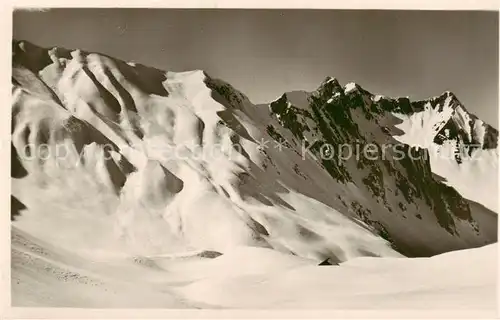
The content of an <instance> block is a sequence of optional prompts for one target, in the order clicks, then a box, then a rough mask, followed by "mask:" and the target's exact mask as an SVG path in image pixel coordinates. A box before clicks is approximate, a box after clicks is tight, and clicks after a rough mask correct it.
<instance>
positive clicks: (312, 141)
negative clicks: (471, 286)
mask: <svg viewBox="0 0 500 320" xmlns="http://www.w3.org/2000/svg"><path fill="white" fill-rule="evenodd" d="M12 45H13V50H12V55H13V56H12V144H11V176H12V195H11V208H12V210H11V220H12V270H13V271H12V283H13V289H12V290H13V298H14V300H13V301H14V303H17V304H18V305H51V306H52V305H58V306H68V305H69V306H96V305H97V306H100V303H102V301H98V300H99V299H95V298H89V297H90V296H92V297H94V296H97V297H99V296H100V295H102V297H106V299H108V301H112V302H110V303H112V304H113V305H116V306H122V305H124V304H125V305H127V304H128V303H130V297H135V295H134V293H133V290H131V289H126V288H124V287H120V285H124V284H123V283H122V282H123V281H125V280H124V279H125V278H127V277H128V276H127V275H131V274H137V275H138V276H137V277H138V279H139V278H140V279H141V280H140V281H141V287H140V288H143V287H142V285H143V284H144V283H148V284H149V283H157V284H158V281H157V280H158V279H160V278H161V279H162V280H161V281H163V282H165V281H167V280H165V279H170V278H169V276H168V274H169V272H170V273H172V272H173V274H175V272H177V271H179V270H180V269H183V270H184V269H185V270H191V271H192V272H191V273H190V272H187V271H186V273H182V274H181V275H179V277H178V278H176V279H174V277H173V276H172V279H171V280H168V281H167V282H168V283H169V285H170V286H173V287H174V288H176V289H175V290H174V289H172V290H174V291H172V292H174V293H172V292H170V291H169V293H168V295H169V297H170V295H172V296H174V297H176V298H169V299H172V301H173V302H171V305H174V306H177V307H178V306H179V305H185V304H186V305H189V306H193V305H195V306H198V307H205V306H207V305H208V306H214V305H216V306H227V305H231V306H244V307H252V306H256V305H260V306H262V305H263V304H262V303H260V304H259V303H255V304H251V303H249V304H245V303H243V304H242V302H238V303H236V304H234V303H233V304H231V303H229V302H227V301H228V300H225V299H227V297H226V298H224V299H222V298H221V299H222V300H220V301H216V300H217V298H215V296H212V297H210V296H211V293H210V292H212V291H207V292H206V295H203V294H202V293H200V292H205V291H203V290H208V289H207V288H215V287H222V288H225V286H229V287H231V286H233V285H234V284H228V283H226V282H224V283H223V284H221V283H219V282H213V281H215V280H213V279H219V280H220V277H221V276H222V275H221V274H219V273H217V276H214V277H215V278H213V279H212V278H210V279H212V280H206V279H208V278H207V277H210V276H209V275H211V274H212V273H210V272H212V271H210V270H212V269H211V268H213V269H214V270H215V269H216V270H219V272H220V270H222V269H224V267H222V266H227V265H226V264H224V263H229V264H234V263H236V262H238V265H237V266H232V265H231V266H232V267H231V268H233V267H234V268H235V269H236V270H239V271H240V272H243V273H244V274H246V273H245V272H246V271H241V270H247V269H248V270H251V271H248V272H250V274H252V275H255V274H258V275H261V274H263V273H265V274H267V275H268V274H269V272H271V271H269V270H274V271H273V272H276V270H281V269H280V268H284V269H287V268H290V266H294V268H298V266H299V265H301V266H302V265H305V266H307V268H312V267H314V268H317V267H316V266H317V265H318V264H322V265H333V266H331V267H327V268H334V267H335V265H338V266H337V267H338V268H341V269H332V270H334V271H332V272H334V273H335V272H340V273H342V272H345V273H346V274H349V272H351V271H349V270H350V269H345V268H348V267H349V266H351V267H352V265H351V264H353V265H356V263H358V262H359V261H361V262H362V261H365V260H363V259H368V260H366V261H372V260H373V261H375V262H373V263H374V266H377V265H379V263H382V266H381V268H380V270H384V269H385V267H384V266H383V263H384V261H387V263H389V261H392V262H391V263H393V264H395V266H396V267H395V268H397V263H396V262H395V261H399V259H403V258H404V260H405V261H406V260H408V261H413V260H412V259H411V258H416V257H425V258H426V259H430V260H429V261H430V262H429V263H430V264H432V261H445V260H443V259H444V257H445V256H446V257H452V256H450V254H452V253H447V252H449V251H454V250H461V251H463V252H468V251H474V250H482V251H480V252H487V251H486V249H484V248H481V249H472V248H477V247H482V246H485V245H490V244H492V243H495V242H496V240H497V212H498V181H497V172H498V131H497V130H496V129H495V128H493V127H492V126H490V125H488V124H487V123H486V122H484V121H482V120H480V119H478V118H477V117H476V116H474V115H473V114H472V113H470V112H469V111H467V109H466V108H465V106H464V105H463V104H462V103H461V102H460V100H459V99H458V98H457V97H456V96H455V95H454V94H453V93H452V92H444V93H443V94H441V95H439V96H436V97H433V98H430V99H426V100H420V101H411V100H410V99H409V98H408V97H400V98H390V97H386V96H383V95H376V94H372V93H370V92H369V91H367V90H365V89H364V88H362V87H361V86H360V85H358V84H355V83H348V84H346V85H344V86H342V85H341V84H340V83H339V81H338V80H337V79H335V78H332V77H327V78H326V79H325V80H324V81H323V82H322V83H321V84H319V86H318V87H317V89H316V90H314V91H312V92H306V91H292V92H286V93H283V94H282V95H281V96H279V98H277V99H276V100H275V101H271V102H269V103H267V104H253V103H252V102H251V101H250V99H249V98H248V97H247V96H245V95H244V94H243V93H242V92H240V91H238V90H237V89H236V88H234V87H233V86H231V85H230V84H229V83H227V82H225V81H223V80H220V79H216V78H213V77H211V76H210V75H208V74H207V73H206V72H204V71H202V70H195V71H188V72H169V71H162V70H158V69H155V68H151V67H147V66H145V65H142V64H138V63H131V62H124V61H121V60H119V59H115V58H113V57H109V56H107V55H104V54H99V53H91V52H86V51H82V50H69V49H64V48H60V47H53V48H42V47H38V46H36V45H34V44H32V43H29V42H27V41H17V40H14V41H13V43H12ZM492 246H495V245H492ZM492 246H488V247H490V248H492ZM241 248H245V249H241ZM462 249H469V250H462ZM255 250H257V251H255ZM259 250H260V251H259ZM474 252H479V251H474ZM488 252H489V253H488V255H486V256H484V257H483V256H481V257H480V258H478V259H479V260H481V259H485V261H488V262H487V263H485V264H488V263H494V260H488V259H493V258H491V257H492V255H491V252H492V251H491V249H489V251H488ZM442 254H444V255H442ZM470 254H471V255H474V254H476V253H470ZM435 255H439V256H437V257H432V258H428V257H431V256H435ZM405 257H406V258H405ZM441 257H442V258H441ZM453 257H455V258H456V257H458V256H453ZM461 257H462V258H463V259H467V255H466V254H465V253H464V254H463V255H462V256H461ZM455 258H453V259H455ZM370 259H371V260H370ZM377 259H379V260H377ZM433 259H438V260H433ZM439 259H441V260H439ZM251 260H252V261H251ZM417 260H418V259H416V260H415V261H417ZM256 261H257V262H256ZM357 261H358V262H357ZM379 261H380V262H379ZM457 261H458V260H457ZM460 261H462V260H460ZM481 261H482V260H481ZM361 262H360V263H361ZM218 263H219V264H220V265H219V267H218ZM453 263H454V264H455V263H456V261H454V262H453ZM430 264H429V265H430ZM242 265H243V266H242ZM467 265H468V264H467ZM362 266H363V268H366V267H367V265H365V264H362ZM115 267H116V268H115ZM181 267H182V268H181ZM141 268H142V269H141ZM269 268H270V269H269ZM342 268H344V269H342ZM387 268H388V269H386V271H387V270H389V269H390V270H393V269H391V268H392V267H389V266H388V267H387ZM139 269H140V270H142V271H140V270H139ZM143 269H144V270H143ZM410 269H411V268H410ZM410 269H408V270H410ZM418 269H421V268H420V267H419V268H418ZM431 269H432V268H431ZM111 270H114V271H111ZM202 270H208V271H206V272H208V274H209V275H207V274H204V273H203V272H205V271H202ZM255 270H259V271H258V272H257V271H255ZM263 270H265V272H264V271H263ZM287 270H288V269H287ZM308 270H309V269H308ZM321 270H323V269H321ZM338 270H340V271H338ZM342 270H343V271H342ZM346 270H347V271H346ZM377 270H378V269H377ZM488 270H489V269H488ZM165 271H166V274H165V273H164V272H165ZM114 272H116V275H113V273H114ZM120 272H121V276H123V279H121V278H120V279H121V280H119V281H118V280H117V279H118V278H117V277H119V276H118V275H119V274H120ZM162 272H163V273H162ZM179 272H180V271H179ZM183 272H184V271H183ZM214 272H215V271H214ZM328 272H329V271H328ZM374 272H375V271H374ZM377 272H379V271H377ZM381 272H382V271H381ZM436 272H437V273H436V274H439V275H441V273H440V272H442V271H439V272H438V271H436ZM471 272H472V271H471ZM307 273H309V271H307ZM334 273H332V276H333V275H334ZM479 273H480V272H479ZM377 274H378V273H377ZM139 275H140V276H139ZM161 275H163V276H161ZM238 275H240V274H239V273H238ZM488 275H489V276H491V275H492V273H491V272H490V273H488ZM159 277H160V278H159ZM163 277H166V278H163ZM438 277H439V276H438ZM474 277H475V276H474ZM474 277H472V276H471V279H476V278H474ZM103 279H107V280H103ZM110 279H112V280H110ZM155 279H157V280H155ZM179 279H182V280H179ZM200 279H201V280H200ZM273 279H275V278H273ZM198 280H199V281H198ZM205 280H206V281H208V282H209V284H203V283H204V282H203V281H205ZM219 280H217V281H219ZM476 280H477V279H476ZM476 280H474V281H476ZM134 281H138V280H134ZM161 281H160V282H161ZM200 281H201V282H200ZM210 281H212V282H210ZM221 281H222V280H221ZM225 281H226V280H225ZM227 281H229V280H227ZM245 281H246V280H245ZM276 281H277V280H276ZM311 281H313V280H311ZM422 281H423V280H422ZM488 281H490V278H488ZM488 281H486V282H485V286H486V287H487V289H485V290H489V291H487V292H490V291H491V288H490V287H489V285H490V282H488ZM174 282H175V284H172V283H174ZM285 282H286V281H285ZM375 282H377V281H375ZM68 283H77V284H74V285H68ZM118 283H120V285H118ZM183 283H184V284H186V283H187V284H188V285H187V286H184V287H183V286H182V285H181V284H183ZM239 284H240V285H241V283H239ZM280 285H281V284H280ZM280 285H277V286H280ZM301 285H304V284H297V287H299V288H300V286H301ZM491 285H493V284H491ZM75 286H77V288H82V287H85V289H81V291H78V290H80V289H75V288H76V287H75ZM179 286H180V287H179ZM374 286H375V285H374ZM153 287H154V286H153ZM153 287H151V286H148V287H147V289H144V290H145V291H143V293H142V294H144V297H148V298H144V301H145V300H148V299H149V300H148V301H149V302H147V303H146V302H144V301H143V300H140V301H143V302H144V303H145V304H147V305H149V304H151V305H155V306H158V305H162V306H166V307H168V306H171V305H170V302H167V301H171V300H169V299H166V300H162V299H164V298H165V297H164V296H163V294H164V292H163V291H161V290H159V291H160V292H161V293H158V289H157V288H156V287H154V290H153V289H151V288H153ZM54 288H59V289H58V290H56V291H54V290H55V289H54ZM119 288H122V289H119ZM203 288H204V289H203ZM235 288H237V287H235ZM377 288H379V289H380V285H379V287H377ZM104 289H105V291H106V292H104ZM195 289H196V290H195ZM65 290H77V291H78V293H77V294H75V296H74V297H72V298H69V297H64V294H61V293H62V292H69V291H65ZM96 290H97V291H96ZM127 290H129V291H127ZM141 290H142V289H141ZM176 290H178V291H176ZM228 290H229V289H228ZM235 290H237V289H235ZM249 290H250V289H249ZM139 291H140V290H139ZM139 291H138V292H139ZM396 291H397V290H396ZM112 292H114V294H112ZM141 292H142V291H141ZM152 292H153V293H152ZM136 294H137V293H136ZM165 294H167V293H165ZM335 294H337V293H335ZM464 294H465V295H467V294H469V293H464ZM470 294H472V293H470ZM200 295H203V297H201V296H200ZM52 296H55V297H56V298H50V297H52ZM111 296H112V297H111ZM122 296H123V297H122ZM125 296H126V298H124V297H125ZM179 297H182V298H179ZM207 297H210V299H215V300H213V301H212V300H210V299H209V298H207ZM242 299H243V300H241V301H248V300H245V299H244V298H242ZM132 300H134V299H132ZM208 300H210V301H208ZM138 301H139V300H137V301H136V302H134V304H136V303H138V304H139V305H142V304H140V303H139V302H138ZM161 301H164V302H161ZM186 301H187V302H186ZM193 301H196V303H195V302H193ZM251 301H254V300H251ZM325 301H326V300H325ZM340 301H343V300H340ZM346 301H347V300H346ZM488 301H489V300H488ZM162 303H164V304H162ZM304 303H305V302H304ZM450 303H451V302H450ZM478 303H479V302H478ZM299 305H300V303H299ZM313 305H314V303H313ZM282 306H283V305H282ZM285 306H286V304H285Z"/></svg>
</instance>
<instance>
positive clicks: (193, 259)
mask: <svg viewBox="0 0 500 320" xmlns="http://www.w3.org/2000/svg"><path fill="white" fill-rule="evenodd" d="M34 241H36V240H35V239H33V238H31V237H29V236H28V235H26V234H24V233H23V232H21V231H19V230H16V229H14V230H13V262H12V263H13V275H12V282H13V284H14V286H13V290H14V292H13V297H14V300H13V304H14V305H15V306H24V307H28V306H44V307H92V308H113V307H114V308H142V307H144V308H242V309H253V308H263V309H269V308H272V309H280V308H281V309H284V308H290V309H294V308H325V309H329V308H331V309H370V310H371V309H417V310H418V309H425V310H429V309H433V310H446V309H453V310H462V309H464V310H465V309H467V310H482V311H491V312H494V311H495V310H496V299H495V297H496V290H497V289H496V282H497V244H493V245H488V246H485V247H481V248H476V249H469V250H461V251H454V252H449V253H445V254H441V255H437V256H434V257H431V258H412V259H408V258H376V257H362V258H355V259H352V260H349V261H347V262H344V263H341V264H340V265H327V266H318V265H317V263H316V262H315V261H311V260H308V259H304V258H300V257H297V256H291V255H288V254H283V253H280V252H277V251H274V250H270V249H267V248H257V247H237V248H233V249H231V250H229V251H228V252H226V253H224V254H223V255H221V256H218V257H215V258H211V257H204V256H209V255H208V254H206V255H203V254H200V253H192V254H191V255H187V254H186V255H185V256H166V255H164V256H152V257H149V258H141V259H132V258H130V259H128V258H113V259H108V260H105V261H104V260H101V261H98V262H89V261H88V260H87V259H82V258H81V257H78V256H76V255H74V254H73V253H70V252H63V251H60V250H55V249H54V248H50V247H43V245H44V244H42V243H41V242H38V243H35V242H34ZM16 291H21V292H23V293H24V294H22V295H21V294H16ZM27 293H28V294H27Z"/></svg>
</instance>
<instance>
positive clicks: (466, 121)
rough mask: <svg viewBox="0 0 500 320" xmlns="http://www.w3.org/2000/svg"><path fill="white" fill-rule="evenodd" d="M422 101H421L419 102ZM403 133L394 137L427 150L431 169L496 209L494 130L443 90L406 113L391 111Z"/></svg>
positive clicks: (495, 139)
mask: <svg viewBox="0 0 500 320" xmlns="http://www.w3.org/2000/svg"><path fill="white" fill-rule="evenodd" d="M421 103H424V102H421ZM394 115H395V116H396V117H398V118H399V119H401V123H399V124H397V125H396V127H397V128H398V129H400V130H402V131H403V132H404V133H403V134H399V135H397V136H394V137H395V138H396V139H397V140H398V141H400V142H403V143H406V144H409V145H412V146H418V147H422V148H426V149H428V150H429V157H430V162H431V168H432V171H433V172H434V173H436V174H438V175H439V176H441V177H443V178H444V179H445V180H446V181H445V183H446V184H448V185H450V186H452V187H453V188H455V189H456V190H457V191H458V192H459V193H460V194H461V195H462V196H463V197H465V198H467V199H470V200H473V201H476V202H479V203H481V204H482V205H484V206H486V207H487V208H488V209H490V210H493V211H495V212H498V196H496V195H498V191H499V188H498V179H497V177H496V175H495V174H494V173H495V172H497V171H498V143H497V140H498V131H497V130H496V129H494V128H492V127H491V126H489V125H488V124H486V123H484V122H483V121H482V120H480V119H478V118H477V117H475V116H474V115H471V114H470V113H468V112H467V110H466V109H465V108H464V106H463V105H461V104H460V102H459V101H458V100H457V99H456V97H455V96H454V95H453V94H451V93H449V92H447V93H445V94H444V95H443V96H441V97H439V98H437V99H432V100H431V101H429V102H425V104H424V108H423V110H419V108H418V106H416V107H415V112H413V113H410V114H401V113H394Z"/></svg>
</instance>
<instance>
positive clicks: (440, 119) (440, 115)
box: [393, 94, 456, 148]
mask: <svg viewBox="0 0 500 320" xmlns="http://www.w3.org/2000/svg"><path fill="white" fill-rule="evenodd" d="M455 103H456V102H455V101H454V99H453V96H452V95H449V94H446V97H445V99H444V101H443V102H442V103H441V104H434V105H433V104H432V102H431V101H429V102H426V103H425V104H424V107H423V110H421V111H420V110H416V111H415V112H413V113H411V114H400V113H396V112H395V113H393V114H394V115H395V116H396V117H398V118H400V119H401V120H402V122H401V123H400V124H397V125H396V128H398V129H400V130H402V131H403V132H404V134H403V135H401V136H397V139H398V140H399V141H401V142H403V143H406V144H408V145H412V146H416V147H421V148H430V147H431V145H432V144H433V142H434V138H435V137H436V135H437V134H438V132H439V131H440V130H441V129H442V128H443V127H444V126H445V125H446V123H447V122H448V120H450V117H451V115H452V114H453V113H454V111H455V108H456V104H455Z"/></svg>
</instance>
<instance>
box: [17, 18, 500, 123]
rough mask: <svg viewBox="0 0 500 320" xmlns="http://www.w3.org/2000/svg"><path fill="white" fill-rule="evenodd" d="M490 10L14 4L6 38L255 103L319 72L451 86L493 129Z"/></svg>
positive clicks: (414, 88) (406, 88)
mask: <svg viewBox="0 0 500 320" xmlns="http://www.w3.org/2000/svg"><path fill="white" fill-rule="evenodd" d="M498 29H499V27H498V13H497V12H463V11H461V12H460V11H447V12H446V11H441V12H437V11H434V12H429V11H371V10H363V11H342V10H173V9H56V10H49V11H47V12H26V11H17V12H15V13H14V29H13V30H14V38H16V39H24V40H28V41H31V42H34V43H35V44H38V45H40V46H48V47H49V46H56V45H57V46H62V47H66V48H80V49H82V50H87V51H97V52H102V53H106V54H108V55H111V56H115V57H117V58H120V59H123V60H127V61H136V62H140V63H143V64H146V65H151V66H155V67H157V68H160V69H164V70H172V71H183V70H190V69H203V70H206V71H207V72H208V73H209V74H210V75H212V76H214V77H218V78H222V79H224V80H226V81H228V82H230V83H231V84H232V85H234V86H235V87H236V88H237V89H239V90H241V91H243V92H244V93H245V94H246V95H248V96H249V98H250V99H251V100H252V101H253V102H266V101H270V100H272V99H274V98H276V97H277V96H279V95H281V94H282V93H283V92H285V91H291V90H297V89H303V90H311V89H313V88H316V87H317V86H318V85H319V83H320V82H321V81H322V80H323V79H324V78H325V77H326V76H333V77H337V78H338V79H339V81H340V82H341V83H343V84H345V83H347V82H350V81H355V82H357V83H358V84H360V85H361V86H363V87H364V88H365V89H366V90H368V91H371V92H372V93H379V94H385V95H389V96H410V97H411V98H414V99H420V98H427V97H430V96H435V95H439V94H441V93H442V92H443V91H445V90H451V91H453V92H454V93H455V94H456V95H457V96H458V98H459V99H460V100H461V101H462V102H463V103H464V104H465V106H466V107H467V108H468V109H469V111H471V112H473V113H475V114H476V115H478V116H479V117H480V118H482V119H484V120H486V121H487V122H489V123H490V124H492V125H493V126H495V127H497V128H498V125H497V119H498V68H499V66H498V40H499V39H498Z"/></svg>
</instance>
